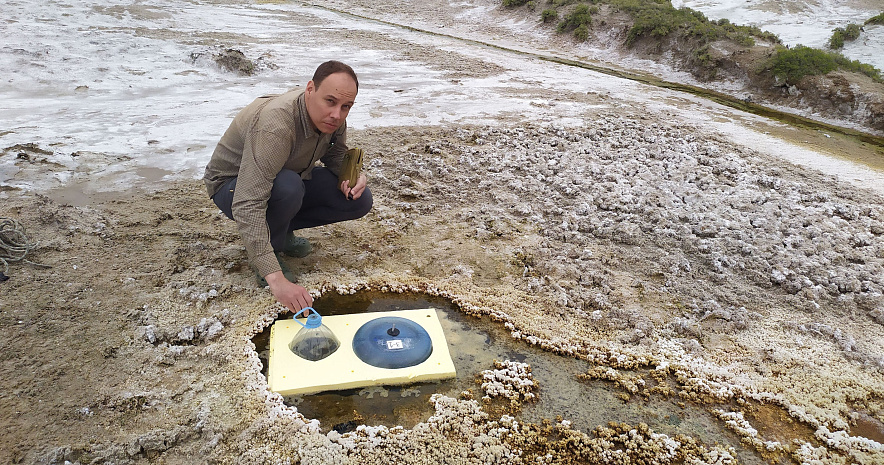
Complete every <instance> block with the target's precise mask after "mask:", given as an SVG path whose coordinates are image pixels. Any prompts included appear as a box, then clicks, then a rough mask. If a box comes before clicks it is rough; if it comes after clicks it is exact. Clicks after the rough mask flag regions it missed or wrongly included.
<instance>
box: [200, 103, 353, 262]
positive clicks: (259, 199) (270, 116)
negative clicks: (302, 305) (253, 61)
mask: <svg viewBox="0 0 884 465" xmlns="http://www.w3.org/2000/svg"><path fill="white" fill-rule="evenodd" d="M333 137H334V139H332V138H333ZM332 140H334V144H332ZM346 152H347V124H346V123H344V124H342V125H341V127H340V128H338V130H337V131H335V132H334V134H322V133H319V132H317V131H316V130H315V129H313V126H312V124H311V122H310V117H309V116H308V114H307V107H306V105H305V103H304V91H303V90H292V91H289V92H287V93H285V94H281V95H268V96H264V97H260V98H258V99H256V100H255V101H254V102H252V103H250V104H249V105H248V106H246V107H245V108H244V109H243V110H242V111H240V112H239V114H237V115H236V117H234V118H233V122H232V123H230V127H229V128H227V131H226V132H225V133H224V136H222V137H221V141H220V142H218V146H217V147H215V152H214V153H213V154H212V159H211V160H210V161H209V164H208V165H207V166H206V173H205V176H203V180H204V181H205V183H206V189H207V190H208V192H209V196H210V197H212V196H214V195H215V193H217V192H218V189H220V188H221V185H222V184H224V183H225V182H226V181H227V180H228V179H230V178H232V177H234V176H238V179H237V180H236V191H235V192H234V193H233V219H234V220H236V223H237V225H238V226H239V232H240V235H242V237H243V240H244V241H245V245H246V252H247V253H248V256H249V261H250V262H251V263H252V265H253V266H254V267H255V268H257V270H258V273H260V274H261V276H267V275H268V274H270V273H273V272H276V271H280V267H279V262H278V261H277V260H276V255H275V254H274V253H273V246H271V245H270V229H269V228H268V227H267V201H268V199H269V198H270V190H271V189H272V187H273V180H274V179H276V175H277V174H278V173H279V172H280V171H282V170H283V169H289V170H292V171H294V172H296V173H299V174H300V175H301V178H302V179H305V180H307V179H310V173H311V171H312V170H313V166H314V164H315V163H316V162H317V161H318V160H322V162H323V164H325V166H326V167H327V168H329V169H330V170H331V171H332V172H334V173H335V174H338V173H339V172H340V169H341V163H342V161H343V159H344V154H345V153H346Z"/></svg>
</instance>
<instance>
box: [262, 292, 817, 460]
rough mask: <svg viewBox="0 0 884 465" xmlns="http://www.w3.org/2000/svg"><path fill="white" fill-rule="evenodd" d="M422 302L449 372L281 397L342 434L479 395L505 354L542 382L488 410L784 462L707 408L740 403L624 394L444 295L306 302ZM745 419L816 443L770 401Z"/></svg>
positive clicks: (371, 305)
mask: <svg viewBox="0 0 884 465" xmlns="http://www.w3.org/2000/svg"><path fill="white" fill-rule="evenodd" d="M427 307H433V308H436V309H438V310H439V317H440V321H441V324H442V328H443V330H444V331H445V336H446V339H447V342H448V348H449V351H450V353H451V355H452V359H453V361H454V365H455V368H456V369H457V378H456V379H453V380H446V381H442V382H433V383H416V384H411V385H406V386H383V387H371V388H365V389H351V390H345V391H334V392H325V393H319V394H312V395H297V396H289V397H286V398H285V402H286V403H287V404H289V405H294V406H297V408H298V411H299V412H301V413H302V414H304V415H305V416H306V417H308V418H317V419H319V420H320V422H321V423H320V424H321V429H322V431H323V432H328V431H330V430H331V429H335V430H337V431H338V432H342V433H343V432H347V431H351V430H353V429H355V427H356V426H358V425H360V424H366V425H385V426H388V427H392V426H396V425H401V426H404V427H405V428H411V427H413V426H414V425H416V424H417V423H419V422H422V421H424V420H426V419H427V418H428V417H429V416H430V415H431V414H432V413H433V409H432V405H431V404H430V402H429V398H430V396H431V395H432V394H434V393H440V394H444V395H446V396H449V397H454V398H462V393H463V392H464V391H471V392H472V393H473V396H474V398H476V399H480V398H481V397H482V396H483V395H484V393H483V392H482V390H481V387H480V385H479V383H478V382H477V376H478V375H479V374H480V373H481V372H482V371H483V370H490V369H493V368H494V361H495V360H507V359H508V360H511V361H519V362H525V363H528V364H530V365H531V370H532V375H533V377H534V380H535V381H536V382H537V383H538V384H539V386H540V388H539V391H537V392H536V394H537V396H538V399H539V400H537V401H536V402H533V403H525V404H523V405H522V407H521V408H520V409H519V410H517V411H510V406H509V404H508V401H501V402H497V401H495V402H492V403H490V404H483V408H484V409H485V410H486V411H488V412H489V414H490V415H492V416H494V415H498V416H499V415H500V414H502V413H509V414H511V415H513V416H515V417H516V418H518V419H519V420H521V421H523V422H529V423H534V424H541V423H542V422H543V421H544V420H554V419H556V417H561V418H562V419H565V420H569V421H570V422H571V424H572V427H573V428H574V429H577V430H580V431H583V432H586V433H590V432H591V431H592V430H593V429H595V428H596V427H597V426H602V425H607V424H608V423H609V422H625V423H628V424H632V425H637V424H639V423H645V424H647V425H648V426H650V427H651V429H652V430H654V431H655V432H657V433H664V434H667V435H669V436H670V437H673V436H675V435H678V434H684V435H687V436H691V437H693V438H695V439H697V440H699V441H701V442H702V443H704V444H706V445H707V446H712V445H715V444H719V445H724V446H730V447H733V448H734V449H735V450H736V451H737V459H738V460H739V462H740V463H746V464H762V463H778V462H780V461H783V463H788V462H789V459H788V458H787V457H782V456H771V455H769V454H765V455H766V456H765V457H762V455H761V454H760V453H758V452H757V451H755V450H754V449H752V448H748V447H747V446H745V445H742V444H741V442H740V437H739V436H738V435H737V434H735V433H733V432H732V431H731V430H729V429H728V428H727V427H726V425H725V424H724V422H723V421H722V420H720V419H719V418H718V417H717V416H716V415H715V414H714V413H712V410H715V409H721V410H726V411H739V410H740V409H738V408H734V406H730V405H724V404H715V405H698V404H693V403H690V402H688V403H683V402H681V399H680V398H679V397H678V396H677V395H670V396H664V395H657V394H654V395H650V396H645V397H642V396H638V395H629V393H628V392H627V391H626V389H624V388H622V387H619V386H618V385H617V384H615V383H614V382H612V381H607V380H600V379H589V380H585V379H584V380H581V379H579V378H578V375H580V374H584V373H586V372H587V371H588V370H590V369H591V368H592V365H591V364H590V363H589V362H586V361H582V360H577V359H573V358H567V357H562V356H559V355H556V354H553V353H550V352H546V351H543V350H541V349H539V348H537V347H534V346H530V345H528V344H526V343H524V342H522V341H516V340H514V339H513V338H512V337H511V336H510V333H509V331H508V330H506V329H505V328H504V327H503V324H501V323H496V322H492V321H489V320H487V319H480V318H477V317H473V316H470V315H466V314H464V313H462V312H460V311H458V310H457V309H456V308H455V307H454V306H453V305H452V304H451V303H450V302H448V301H446V300H444V299H440V298H433V297H429V296H416V295H400V294H383V293H379V292H361V293H357V294H354V295H347V296H339V295H334V294H332V295H327V296H323V297H322V298H320V299H316V301H315V302H314V308H315V309H316V310H317V311H318V312H319V313H320V314H322V315H323V316H331V315H340V314H347V313H360V312H382V311H393V310H407V309H417V308H427ZM269 338H270V329H269V327H268V328H267V329H266V330H265V331H264V332H262V333H261V334H259V335H257V336H256V337H255V338H254V340H253V341H254V343H255V346H256V348H257V349H258V355H259V357H260V358H261V362H262V364H263V366H264V369H263V372H264V375H265V376H266V374H267V373H266V367H267V358H266V357H267V354H268V350H267V346H268V343H269ZM647 372H648V370H644V372H642V370H636V371H634V372H630V373H628V375H629V376H632V377H642V378H643V379H646V380H647V381H648V383H649V385H651V384H652V383H654V381H653V380H652V379H651V377H650V376H647ZM305 376H309V374H305ZM658 382H666V383H671V384H673V386H672V387H674V388H676V389H677V386H675V381H674V380H671V379H669V380H661V381H658ZM743 410H746V408H745V407H744V408H743ZM747 419H748V420H750V421H752V422H753V424H754V423H756V422H757V423H759V428H760V429H762V430H763V431H766V433H765V434H762V436H764V440H777V441H780V442H781V443H782V444H784V445H790V444H791V440H792V439H796V438H800V439H802V440H805V441H811V442H815V440H814V439H813V434H812V433H813V431H812V430H810V429H809V428H807V427H806V425H801V424H796V423H795V422H794V421H793V420H792V419H791V418H789V417H788V414H786V413H785V412H784V411H782V409H779V408H778V407H773V406H762V405H758V406H757V408H750V409H748V411H747ZM790 447H791V446H790Z"/></svg>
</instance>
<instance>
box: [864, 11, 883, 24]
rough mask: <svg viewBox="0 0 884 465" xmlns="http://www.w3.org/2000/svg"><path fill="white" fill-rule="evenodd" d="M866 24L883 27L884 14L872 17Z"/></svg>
mask: <svg viewBox="0 0 884 465" xmlns="http://www.w3.org/2000/svg"><path fill="white" fill-rule="evenodd" d="M865 24H881V25H884V13H881V14H880V15H878V16H872V17H871V18H869V19H867V20H866V22H865Z"/></svg>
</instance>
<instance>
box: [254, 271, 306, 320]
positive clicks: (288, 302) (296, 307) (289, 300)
mask: <svg viewBox="0 0 884 465" xmlns="http://www.w3.org/2000/svg"><path fill="white" fill-rule="evenodd" d="M264 279H266V280H267V284H268V285H269V286H270V292H272V293H273V297H276V300H278V301H279V303H281V304H283V305H285V306H286V307H287V308H288V309H289V311H290V312H292V313H297V312H300V311H301V309H303V308H304V307H311V306H313V296H311V295H310V292H308V291H307V289H306V288H304V287H303V286H299V285H297V284H295V283H293V282H291V281H289V280H288V279H286V278H285V275H284V274H282V271H277V272H275V273H270V274H268V275H267V276H265V277H264Z"/></svg>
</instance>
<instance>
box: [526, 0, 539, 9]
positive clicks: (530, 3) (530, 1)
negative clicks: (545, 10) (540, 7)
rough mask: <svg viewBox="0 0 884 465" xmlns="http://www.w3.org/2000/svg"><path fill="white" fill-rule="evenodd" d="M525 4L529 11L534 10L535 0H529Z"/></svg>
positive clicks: (535, 6)
mask: <svg viewBox="0 0 884 465" xmlns="http://www.w3.org/2000/svg"><path fill="white" fill-rule="evenodd" d="M525 5H527V6H528V9H529V10H531V11H534V10H536V9H537V2H535V1H534V0H529V1H528V3H526V4H525Z"/></svg>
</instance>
